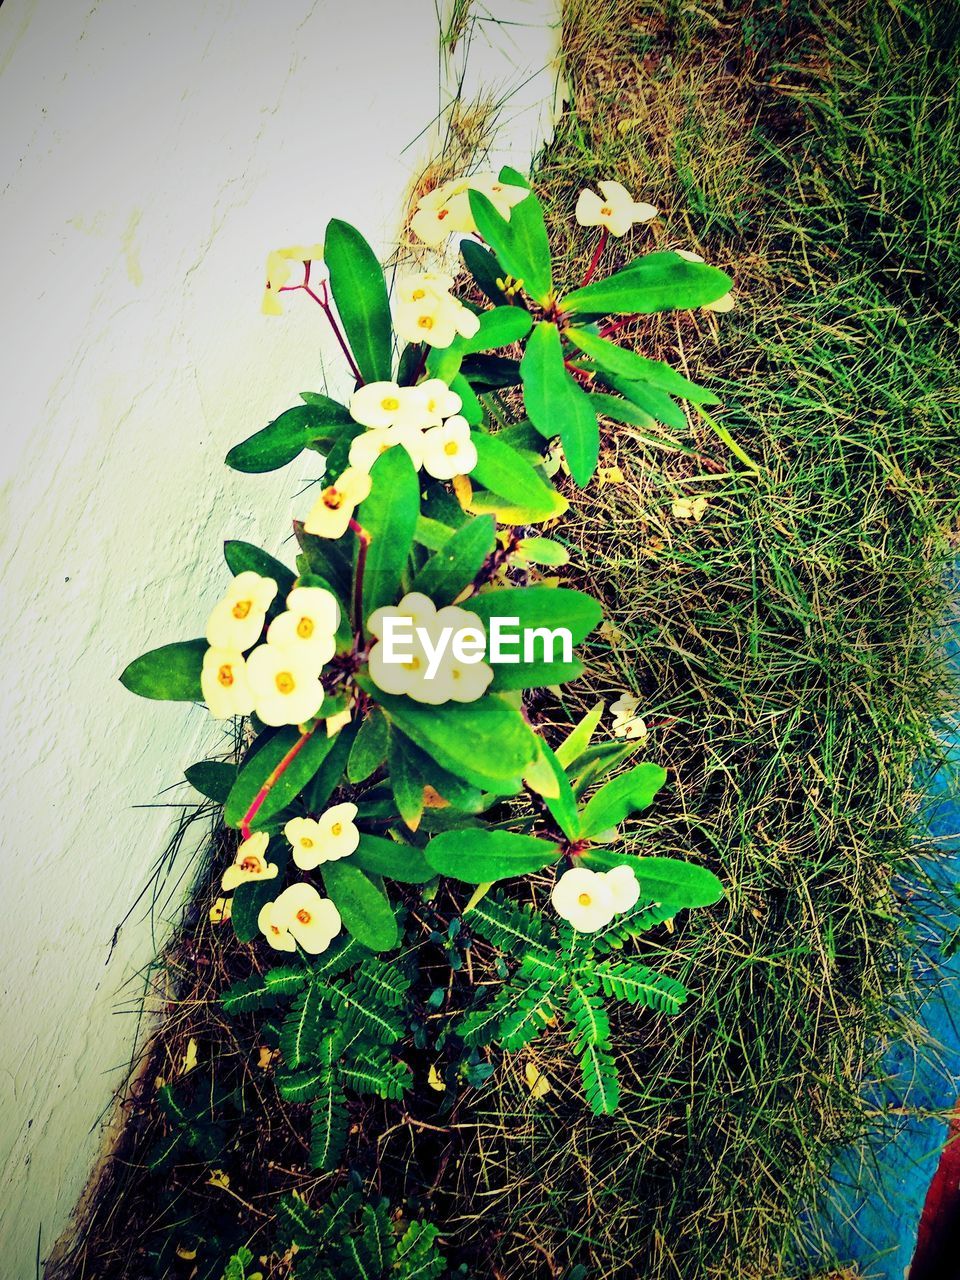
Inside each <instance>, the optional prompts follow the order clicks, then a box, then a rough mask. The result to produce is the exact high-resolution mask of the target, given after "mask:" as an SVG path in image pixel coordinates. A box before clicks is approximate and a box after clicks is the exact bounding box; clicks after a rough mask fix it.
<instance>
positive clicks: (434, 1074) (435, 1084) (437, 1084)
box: [427, 1067, 447, 1093]
mask: <svg viewBox="0 0 960 1280" xmlns="http://www.w3.org/2000/svg"><path fill="white" fill-rule="evenodd" d="M427 1084H428V1085H429V1086H430V1088H431V1089H436V1091H437V1093H443V1092H444V1091H445V1089H446V1087H447V1086H446V1085H445V1084H444V1083H443V1081H442V1080H441V1079H440V1072H439V1071H438V1070H437V1068H436V1067H431V1068H430V1070H429V1071H428V1072H427Z"/></svg>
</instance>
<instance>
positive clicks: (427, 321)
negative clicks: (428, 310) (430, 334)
mask: <svg viewBox="0 0 960 1280" xmlns="http://www.w3.org/2000/svg"><path fill="white" fill-rule="evenodd" d="M417 325H418V326H419V327H420V328H421V329H432V328H433V316H421V317H420V319H419V320H418V321H417Z"/></svg>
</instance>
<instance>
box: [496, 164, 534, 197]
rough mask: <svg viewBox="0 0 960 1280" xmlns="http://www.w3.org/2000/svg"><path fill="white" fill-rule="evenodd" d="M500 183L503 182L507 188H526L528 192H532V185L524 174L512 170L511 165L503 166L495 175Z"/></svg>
mask: <svg viewBox="0 0 960 1280" xmlns="http://www.w3.org/2000/svg"><path fill="white" fill-rule="evenodd" d="M497 178H498V179H499V180H500V182H505V183H506V184H507V186H509V187H526V189H527V190H528V191H532V190H533V183H532V182H531V181H530V179H529V178H528V177H527V175H526V174H525V173H521V172H520V170H519V169H514V168H513V167H512V166H511V165H509V164H505V165H504V166H503V167H502V168H501V170H500V172H499V173H498V174H497Z"/></svg>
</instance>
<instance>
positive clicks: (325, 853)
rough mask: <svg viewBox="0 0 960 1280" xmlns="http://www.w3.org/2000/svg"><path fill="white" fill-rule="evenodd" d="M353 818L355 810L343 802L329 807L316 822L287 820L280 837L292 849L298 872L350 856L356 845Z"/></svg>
mask: <svg viewBox="0 0 960 1280" xmlns="http://www.w3.org/2000/svg"><path fill="white" fill-rule="evenodd" d="M356 816H357V806H356V805H355V804H350V803H349V802H347V803H345V804H335V805H333V807H332V808H330V809H327V810H326V812H325V813H322V814H321V815H320V817H319V818H291V819H290V821H289V822H288V823H287V825H286V826H285V827H284V828H283V834H284V835H285V836H286V837H287V839H288V840H289V841H290V843H291V844H292V845H293V860H294V862H295V863H296V864H297V866H298V867H299V868H300V869H301V871H312V870H313V869H314V867H319V866H320V864H321V863H322V862H336V861H337V859H338V858H346V857H347V856H348V855H349V854H351V853H353V851H354V850H355V849H356V847H357V845H358V844H359V843H360V832H359V831H358V830H357V826H356V823H355V822H354V818H355V817H356Z"/></svg>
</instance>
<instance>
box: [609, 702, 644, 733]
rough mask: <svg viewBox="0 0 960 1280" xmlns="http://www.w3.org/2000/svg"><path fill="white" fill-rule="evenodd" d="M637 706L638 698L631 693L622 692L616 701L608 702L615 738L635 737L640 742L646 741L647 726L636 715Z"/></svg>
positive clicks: (638, 703) (638, 704)
mask: <svg viewBox="0 0 960 1280" xmlns="http://www.w3.org/2000/svg"><path fill="white" fill-rule="evenodd" d="M639 706H640V699H639V698H637V697H635V696H634V695H633V694H632V693H622V694H621V695H620V697H619V698H618V699H617V700H616V702H611V703H610V710H611V712H612V713H613V735H614V737H615V738H636V739H639V740H640V741H641V742H645V741H646V739H647V736H648V733H647V726H646V725H645V724H644V722H643V720H641V718H640V717H639V716H638V715H637V710H638V708H639Z"/></svg>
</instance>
